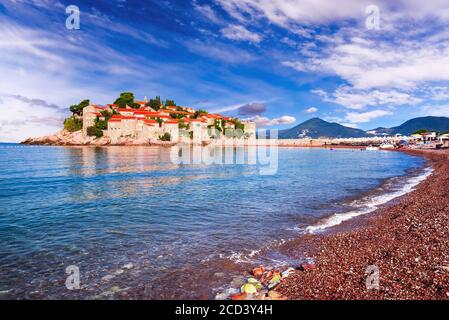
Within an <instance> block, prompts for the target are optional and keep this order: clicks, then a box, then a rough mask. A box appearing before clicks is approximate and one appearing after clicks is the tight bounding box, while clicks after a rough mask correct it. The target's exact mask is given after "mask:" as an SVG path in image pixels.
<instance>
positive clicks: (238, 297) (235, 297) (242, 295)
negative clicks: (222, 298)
mask: <svg viewBox="0 0 449 320" xmlns="http://www.w3.org/2000/svg"><path fill="white" fill-rule="evenodd" d="M247 298H248V294H246V293H245V292H242V293H238V294H235V295H233V296H232V297H231V300H247Z"/></svg>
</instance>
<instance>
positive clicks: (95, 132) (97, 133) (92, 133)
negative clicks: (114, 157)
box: [87, 127, 103, 138]
mask: <svg viewBox="0 0 449 320" xmlns="http://www.w3.org/2000/svg"><path fill="white" fill-rule="evenodd" d="M87 135H88V136H89V137H97V138H101V137H102V136H103V130H101V129H99V128H97V127H89V128H87Z"/></svg>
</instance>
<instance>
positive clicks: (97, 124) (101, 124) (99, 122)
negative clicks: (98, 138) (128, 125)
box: [95, 120, 108, 130]
mask: <svg viewBox="0 0 449 320" xmlns="http://www.w3.org/2000/svg"><path fill="white" fill-rule="evenodd" d="M95 128H98V129H100V130H106V129H107V128H108V122H107V121H106V120H97V121H96V122H95Z"/></svg>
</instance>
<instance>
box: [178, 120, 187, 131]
mask: <svg viewBox="0 0 449 320" xmlns="http://www.w3.org/2000/svg"><path fill="white" fill-rule="evenodd" d="M178 127H179V129H187V128H188V127H189V126H188V125H187V124H186V123H185V122H184V120H183V119H181V120H179V123H178Z"/></svg>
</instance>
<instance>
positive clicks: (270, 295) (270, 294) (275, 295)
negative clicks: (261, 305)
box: [268, 290, 287, 300]
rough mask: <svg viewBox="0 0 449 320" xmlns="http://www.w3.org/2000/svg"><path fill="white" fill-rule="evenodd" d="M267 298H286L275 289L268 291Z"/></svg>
mask: <svg viewBox="0 0 449 320" xmlns="http://www.w3.org/2000/svg"><path fill="white" fill-rule="evenodd" d="M268 298H270V299H271V300H287V298H286V297H284V296H283V295H282V294H280V293H279V292H277V291H275V290H271V291H268Z"/></svg>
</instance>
